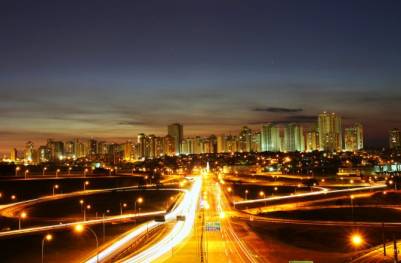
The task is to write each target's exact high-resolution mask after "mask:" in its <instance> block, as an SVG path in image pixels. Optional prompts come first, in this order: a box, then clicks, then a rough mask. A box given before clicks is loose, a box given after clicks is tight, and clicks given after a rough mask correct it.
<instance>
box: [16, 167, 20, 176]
mask: <svg viewBox="0 0 401 263" xmlns="http://www.w3.org/2000/svg"><path fill="white" fill-rule="evenodd" d="M19 170H21V168H20V167H19V166H17V167H15V177H17V176H18V171H19Z"/></svg>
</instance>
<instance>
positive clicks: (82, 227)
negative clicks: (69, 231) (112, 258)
mask: <svg viewBox="0 0 401 263" xmlns="http://www.w3.org/2000/svg"><path fill="white" fill-rule="evenodd" d="M85 230H88V231H89V232H90V233H91V234H92V235H93V236H94V237H95V239H96V262H99V240H98V238H97V235H96V232H95V231H93V229H92V228H90V227H88V226H85V225H83V224H77V225H75V226H74V231H75V233H77V234H81V233H82V232H84V231H85Z"/></svg>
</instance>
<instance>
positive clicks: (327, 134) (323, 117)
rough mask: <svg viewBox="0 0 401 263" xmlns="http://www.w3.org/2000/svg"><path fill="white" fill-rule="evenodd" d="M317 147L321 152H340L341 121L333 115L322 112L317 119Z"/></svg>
mask: <svg viewBox="0 0 401 263" xmlns="http://www.w3.org/2000/svg"><path fill="white" fill-rule="evenodd" d="M318 129H319V145H320V150H323V151H341V150H342V148H343V147H342V140H343V136H342V120H341V117H340V116H337V115H336V114H335V113H327V112H323V113H321V114H319V117H318Z"/></svg>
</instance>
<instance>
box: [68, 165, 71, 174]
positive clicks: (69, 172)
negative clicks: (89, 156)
mask: <svg viewBox="0 0 401 263" xmlns="http://www.w3.org/2000/svg"><path fill="white" fill-rule="evenodd" d="M71 170H72V167H68V176H70V175H71Z"/></svg>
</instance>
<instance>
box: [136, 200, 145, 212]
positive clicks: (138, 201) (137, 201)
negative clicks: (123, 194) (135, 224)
mask: <svg viewBox="0 0 401 263" xmlns="http://www.w3.org/2000/svg"><path fill="white" fill-rule="evenodd" d="M136 203H138V204H142V203H143V198H142V197H138V198H137V199H136V200H135V207H134V211H135V212H136ZM140 210H141V208H139V211H140Z"/></svg>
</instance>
